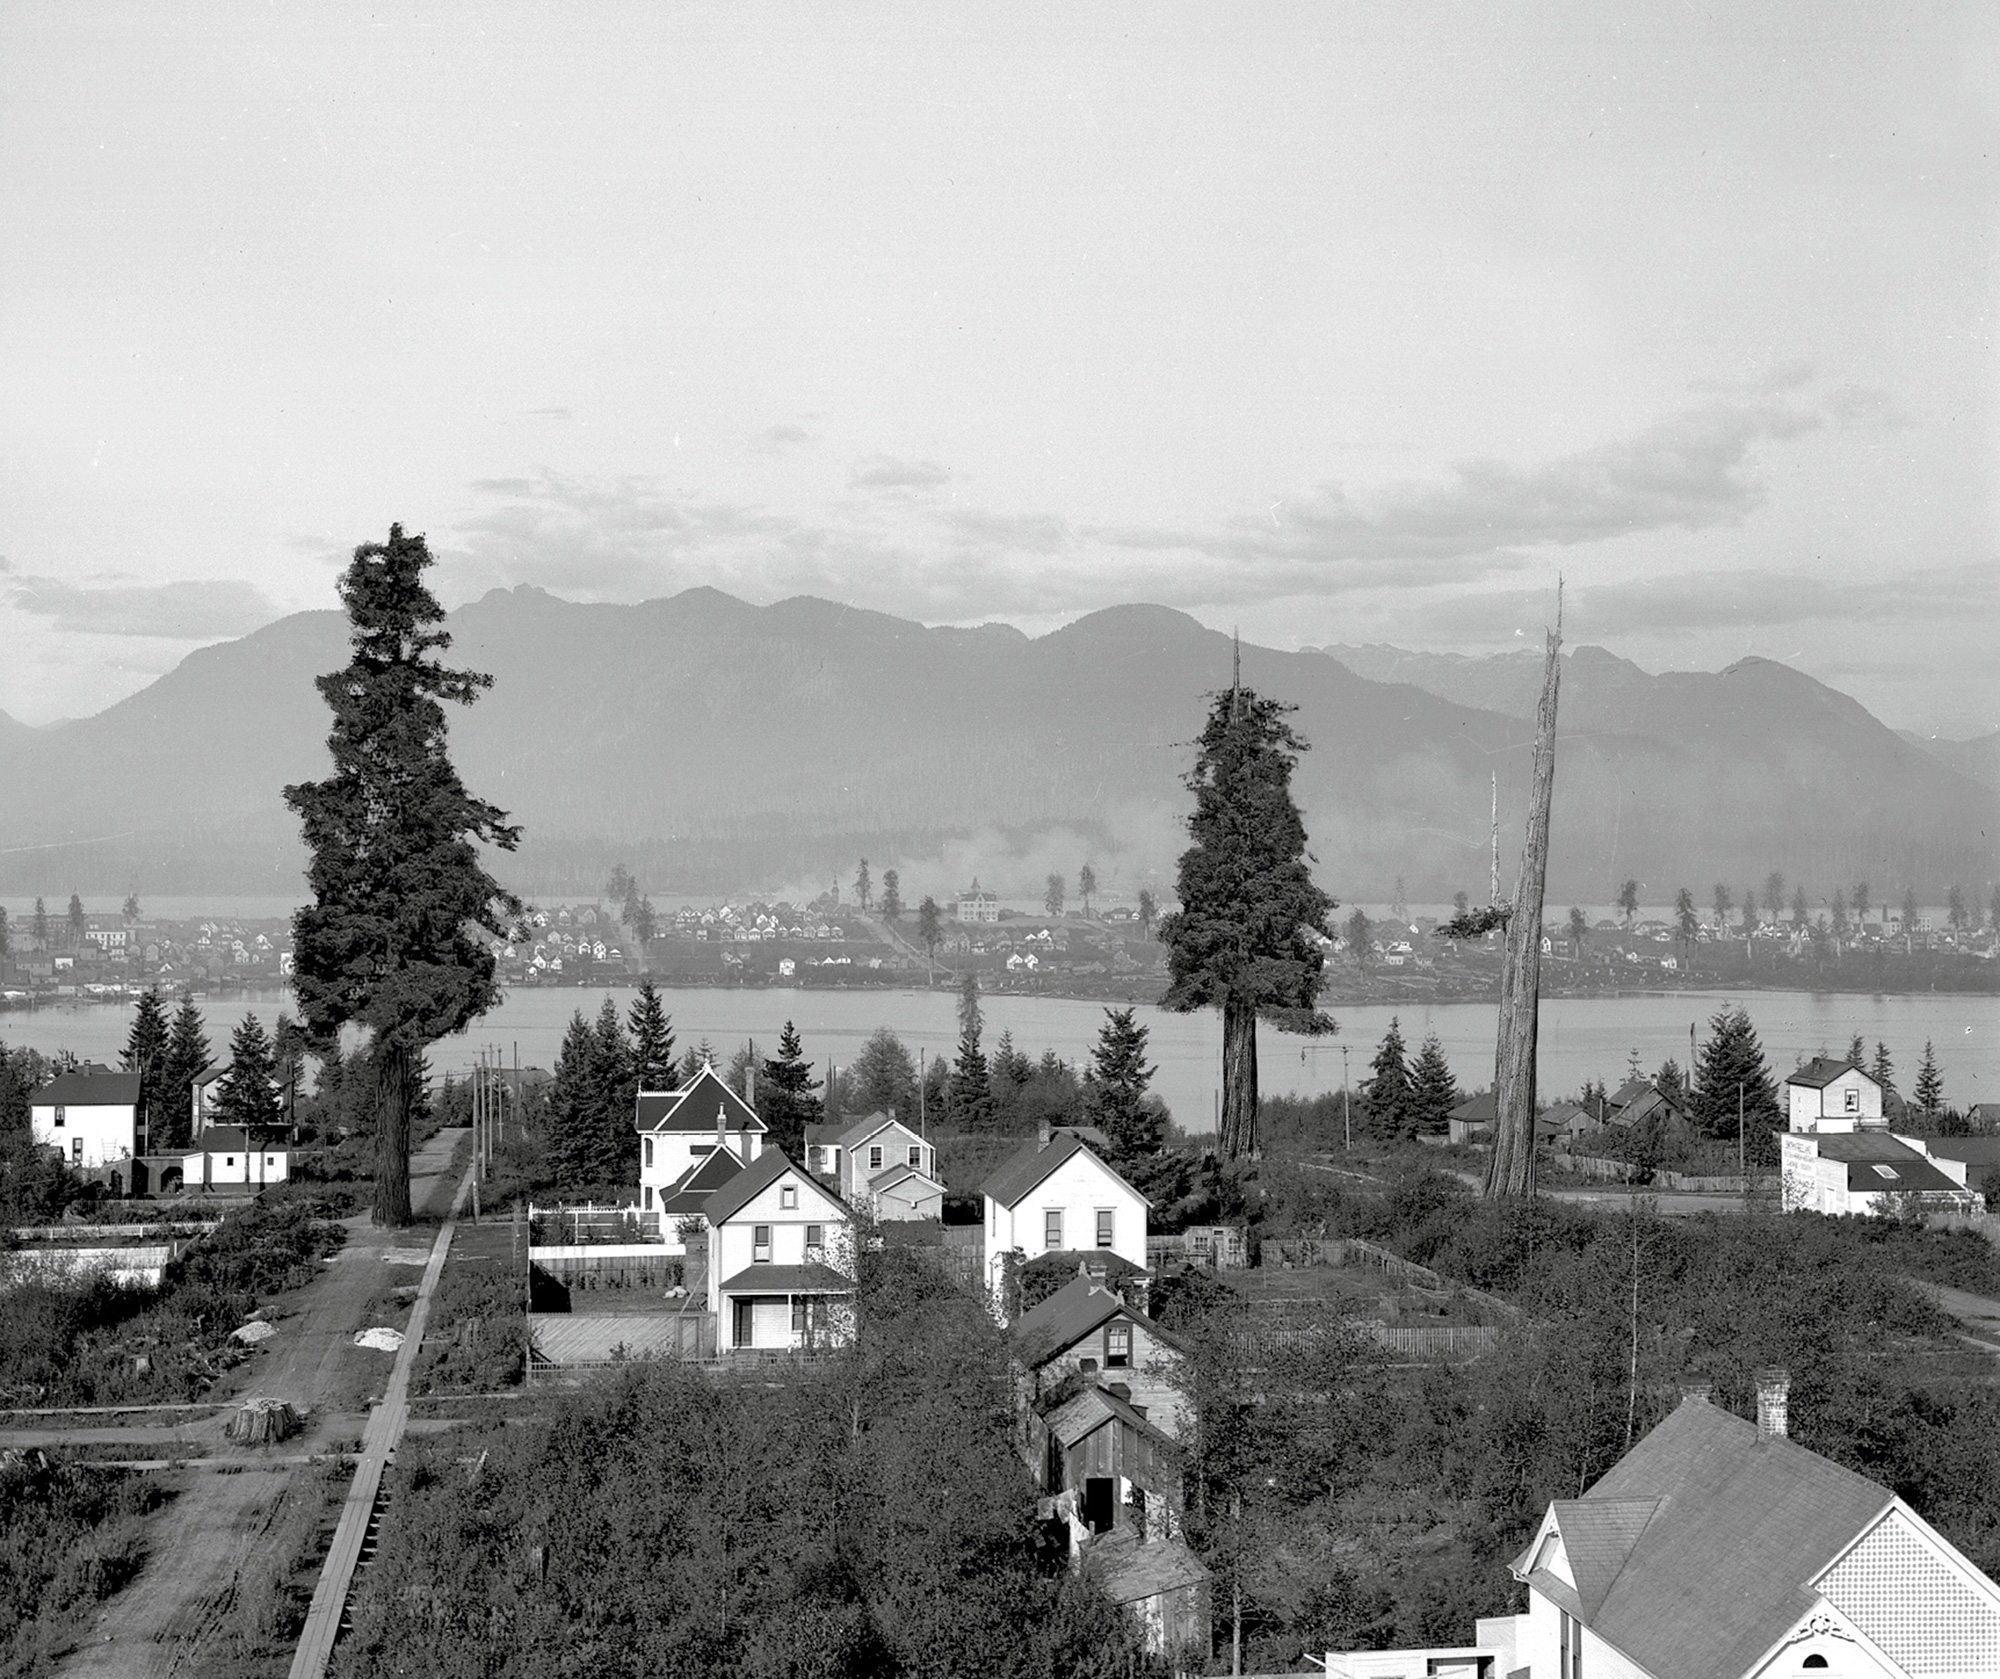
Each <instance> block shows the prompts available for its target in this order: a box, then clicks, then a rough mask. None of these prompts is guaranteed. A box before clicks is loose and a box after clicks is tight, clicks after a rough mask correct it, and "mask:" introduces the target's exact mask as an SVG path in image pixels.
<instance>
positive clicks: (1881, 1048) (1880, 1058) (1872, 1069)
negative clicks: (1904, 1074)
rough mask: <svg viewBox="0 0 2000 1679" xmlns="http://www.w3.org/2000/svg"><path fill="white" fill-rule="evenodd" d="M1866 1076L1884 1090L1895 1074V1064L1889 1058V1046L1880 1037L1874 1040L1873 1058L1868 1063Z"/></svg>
mask: <svg viewBox="0 0 2000 1679" xmlns="http://www.w3.org/2000/svg"><path fill="white" fill-rule="evenodd" d="M1868 1076H1869V1077H1870V1078H1872V1079H1874V1081H1875V1082H1876V1083H1877V1084H1879V1085H1880V1086H1881V1087H1882V1088H1883V1089H1884V1090H1887V1089H1888V1088H1889V1085H1890V1081H1891V1080H1892V1079H1894V1078H1895V1076H1896V1064H1895V1063H1894V1062H1893V1061H1891V1060H1890V1059H1889V1046H1888V1045H1887V1044H1885V1043H1884V1042H1883V1041H1882V1040H1881V1039H1880V1038H1877V1039H1876V1040H1875V1059H1874V1060H1873V1061H1871V1062H1870V1063H1869V1064H1868Z"/></svg>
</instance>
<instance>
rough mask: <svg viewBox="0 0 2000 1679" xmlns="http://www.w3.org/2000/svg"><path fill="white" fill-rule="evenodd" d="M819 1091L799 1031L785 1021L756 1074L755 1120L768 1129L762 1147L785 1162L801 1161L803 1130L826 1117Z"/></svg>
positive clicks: (804, 1133)
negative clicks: (775, 1045) (772, 1150)
mask: <svg viewBox="0 0 2000 1679" xmlns="http://www.w3.org/2000/svg"><path fill="white" fill-rule="evenodd" d="M819 1089H820V1085H819V1082H818V1081H817V1080H816V1079H814V1077H813V1066H812V1063H811V1062H810V1061H808V1060H807V1059H806V1057H805V1047H804V1045H803V1044H802V1043H801V1042H800V1040H799V1029H798V1028H797V1027H796V1026H794V1025H793V1024H792V1023H791V1022H790V1021H789V1020H788V1021H786V1022H785V1026H784V1030H783V1031H781V1032H780V1033H779V1034H778V1053H777V1054H776V1055H775V1056H773V1057H771V1058H770V1059H768V1060H767V1061H765V1062H764V1064H763V1066H762V1067H760V1068H759V1069H758V1072H757V1117H758V1118H759V1119H761V1120H762V1121H763V1122H764V1124H765V1126H766V1127H767V1129H768V1133H769V1134H768V1135H767V1136H766V1137H765V1139H764V1146H765V1147H766V1148H775V1149H778V1150H780V1151H781V1152H782V1153H783V1154H784V1156H785V1158H786V1159H788V1160H794V1161H798V1160H803V1159H805V1153H804V1148H805V1135H806V1127H807V1126H808V1125H817V1124H819V1122H820V1121H821V1120H822V1119H824V1118H825V1117H826V1104H825V1103H824V1102H822V1101H821V1100H820V1098H819V1096H818V1094H817V1092H818V1090H819Z"/></svg>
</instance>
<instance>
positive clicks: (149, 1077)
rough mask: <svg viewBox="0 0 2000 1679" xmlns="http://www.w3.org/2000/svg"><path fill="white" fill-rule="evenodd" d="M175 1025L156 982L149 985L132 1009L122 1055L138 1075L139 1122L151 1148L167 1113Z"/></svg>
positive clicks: (127, 1064) (128, 1067)
mask: <svg viewBox="0 0 2000 1679" xmlns="http://www.w3.org/2000/svg"><path fill="white" fill-rule="evenodd" d="M172 1032H173V1028H172V1026H171V1025H170V1024H169V1023H168V1021H167V1010H166V1006H165V1005H164V1004H163V1003H162V1002H161V1001H160V992H159V988H158V987H157V986H153V987H149V988H148V989H147V990H146V992H145V993H144V994H143V995H142V996H141V997H140V998H139V1006H138V1007H137V1008H136V1009H135V1010H134V1011H133V1013H132V1028H131V1030H130V1031H129V1032H128V1033H127V1034H126V1036H125V1052H124V1054H123V1055H121V1056H120V1057H119V1060H120V1061H121V1062H122V1063H123V1064H124V1067H125V1070H126V1071H127V1072H128V1073H137V1074H138V1075H139V1123H140V1124H141V1125H142V1126H143V1127H144V1128H145V1132H146V1146H147V1148H148V1149H149V1150H150V1149H151V1148H152V1146H153V1139H154V1138H156V1137H158V1136H159V1135H160V1134H161V1133H160V1128H161V1126H162V1125H163V1124H164V1123H165V1121H166V1117H167V1110H166V1105H165V1102H164V1089H165V1084H166V1076H167V1040H168V1038H169V1037H170V1036H171V1035H172Z"/></svg>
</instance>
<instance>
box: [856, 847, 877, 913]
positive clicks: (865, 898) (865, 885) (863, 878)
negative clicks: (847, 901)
mask: <svg viewBox="0 0 2000 1679" xmlns="http://www.w3.org/2000/svg"><path fill="white" fill-rule="evenodd" d="M874 896H875V888H874V886H873V884H872V883H871V882H870V881H869V878H868V859H867V858H866V857H864V858H862V859H861V867H860V868H858V869H856V870H855V871H854V901H855V902H856V903H857V904H859V905H860V906H861V909H862V913H863V914H866V913H867V910H868V904H869V900H870V899H872V898H873V897H874Z"/></svg>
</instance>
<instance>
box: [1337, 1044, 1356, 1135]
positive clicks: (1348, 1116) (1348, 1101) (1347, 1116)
mask: <svg viewBox="0 0 2000 1679" xmlns="http://www.w3.org/2000/svg"><path fill="white" fill-rule="evenodd" d="M1340 1130H1341V1137H1342V1141H1343V1146H1344V1147H1345V1148H1346V1150H1347V1152H1348V1153H1349V1154H1352V1153H1353V1152H1354V1101H1353V1098H1352V1097H1350V1096H1349V1095H1348V1094H1347V1045H1346V1044H1342V1045H1341V1046H1340Z"/></svg>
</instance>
